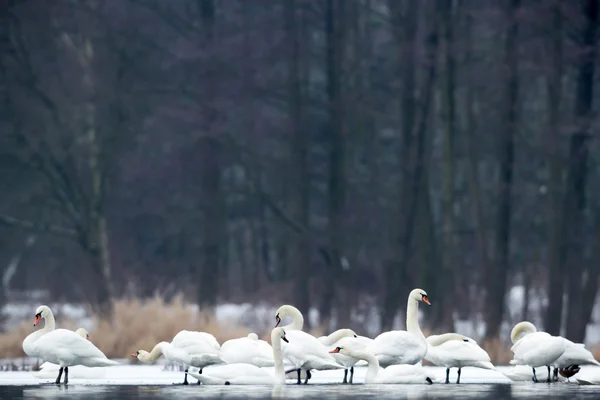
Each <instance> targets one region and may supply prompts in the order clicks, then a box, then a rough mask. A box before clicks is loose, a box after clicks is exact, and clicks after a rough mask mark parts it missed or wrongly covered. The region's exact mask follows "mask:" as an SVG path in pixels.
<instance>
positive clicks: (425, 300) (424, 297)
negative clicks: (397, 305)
mask: <svg viewBox="0 0 600 400" xmlns="http://www.w3.org/2000/svg"><path fill="white" fill-rule="evenodd" d="M423 302H424V303H425V304H427V305H428V306H430V305H431V303H430V302H429V298H428V297H427V296H423Z"/></svg>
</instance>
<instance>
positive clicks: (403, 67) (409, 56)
mask: <svg viewBox="0 0 600 400" xmlns="http://www.w3.org/2000/svg"><path fill="white" fill-rule="evenodd" d="M418 4H419V3H414V4H412V5H411V6H410V7H408V9H407V10H406V11H405V10H404V7H403V3H402V2H400V1H397V0H389V2H388V8H389V9H390V13H391V14H392V20H393V26H394V36H395V40H396V45H397V58H398V71H400V75H401V78H400V79H401V81H402V92H401V107H402V109H401V110H400V115H402V122H401V132H400V136H401V140H400V151H399V153H398V159H399V161H400V163H401V175H402V177H401V179H402V182H401V183H400V191H399V192H400V196H399V198H398V206H397V210H398V211H397V214H396V217H397V218H398V223H397V224H396V223H394V224H392V227H391V236H392V237H393V238H394V239H393V240H394V245H395V247H396V251H395V252H394V253H395V254H393V256H392V260H390V261H388V262H387V263H386V265H385V270H384V274H383V275H384V282H385V291H384V298H383V305H382V310H381V325H382V326H381V329H382V330H390V329H391V327H392V325H393V323H394V319H395V315H396V312H397V310H398V307H399V306H400V304H402V303H403V301H404V300H405V297H406V296H405V293H404V292H405V291H406V290H408V289H409V288H410V285H409V284H408V280H409V279H407V277H408V271H407V266H406V260H408V259H409V258H410V254H409V253H410V250H411V248H410V247H411V245H412V236H413V218H414V215H415V213H416V209H415V208H411V207H412V204H414V205H415V206H416V200H415V201H412V199H413V198H415V196H416V193H415V192H414V184H415V182H413V174H414V170H413V169H412V168H411V166H412V164H413V161H412V158H413V157H420V155H419V152H418V151H416V152H415V151H414V149H413V144H412V142H413V135H414V133H415V127H416V125H417V124H418V122H417V121H416V118H415V114H416V111H417V102H416V99H415V89H416V82H415V76H416V67H417V65H416V60H417V51H416V49H417V45H416V37H417V20H418V16H419V6H418Z"/></svg>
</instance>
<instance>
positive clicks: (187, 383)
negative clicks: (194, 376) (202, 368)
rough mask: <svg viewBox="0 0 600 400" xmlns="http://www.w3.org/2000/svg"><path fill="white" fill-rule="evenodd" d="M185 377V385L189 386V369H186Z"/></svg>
mask: <svg viewBox="0 0 600 400" xmlns="http://www.w3.org/2000/svg"><path fill="white" fill-rule="evenodd" d="M184 376H185V378H183V384H184V385H189V382H188V380H187V376H188V370H187V368H186V369H185V375H184Z"/></svg>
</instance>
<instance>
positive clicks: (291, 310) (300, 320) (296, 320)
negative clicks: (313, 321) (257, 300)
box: [275, 304, 304, 331]
mask: <svg viewBox="0 0 600 400" xmlns="http://www.w3.org/2000/svg"><path fill="white" fill-rule="evenodd" d="M285 317H291V318H292V322H291V323H289V324H287V325H285V326H282V327H281V328H284V329H287V330H290V331H301V330H302V327H303V326H304V316H303V315H302V313H301V312H300V310H298V309H297V308H296V307H294V306H291V305H289V304H285V305H283V306H281V307H279V308H278V309H277V312H276V313H275V327H276V328H277V327H278V326H279V324H280V323H281V321H282V320H283V319H284V318H285Z"/></svg>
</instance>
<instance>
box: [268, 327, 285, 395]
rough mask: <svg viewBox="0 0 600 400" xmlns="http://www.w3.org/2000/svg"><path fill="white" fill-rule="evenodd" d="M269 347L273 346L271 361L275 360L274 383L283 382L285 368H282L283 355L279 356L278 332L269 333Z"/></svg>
mask: <svg viewBox="0 0 600 400" xmlns="http://www.w3.org/2000/svg"><path fill="white" fill-rule="evenodd" d="M271 347H272V348H273V361H274V362H275V383H276V384H280V385H284V384H285V370H284V369H283V357H282V356H281V338H280V337H279V335H278V332H276V331H274V332H272V333H271Z"/></svg>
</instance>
